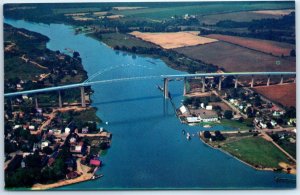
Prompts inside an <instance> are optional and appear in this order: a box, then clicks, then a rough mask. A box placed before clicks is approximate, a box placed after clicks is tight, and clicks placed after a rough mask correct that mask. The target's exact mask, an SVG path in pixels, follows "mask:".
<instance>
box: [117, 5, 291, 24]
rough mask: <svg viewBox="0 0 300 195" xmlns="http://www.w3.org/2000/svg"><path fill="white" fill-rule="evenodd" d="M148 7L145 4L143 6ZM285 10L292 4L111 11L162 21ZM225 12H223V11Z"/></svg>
mask: <svg viewBox="0 0 300 195" xmlns="http://www.w3.org/2000/svg"><path fill="white" fill-rule="evenodd" d="M141 5H143V4H141ZM144 6H145V7H148V6H147V4H146V3H145V4H144ZM262 8H263V9H287V8H294V5H293V4H292V3H288V2H285V3H274V2H263V3H261V2H260V3H254V2H252V3H248V2H247V3H243V2H234V3H216V2H215V3H213V4H210V3H202V4H201V3H199V4H196V3H195V4H194V5H187V4H183V5H182V6H172V5H168V6H164V4H163V3H162V4H161V7H155V8H153V7H149V8H146V9H135V10H123V11H117V10H115V11H113V13H115V14H121V15H125V16H127V17H132V18H138V17H141V18H151V19H157V20H163V19H167V18H170V17H172V16H174V15H178V16H180V15H181V16H182V15H184V14H190V15H191V14H195V15H206V14H213V13H224V12H238V11H248V10H261V9H262ZM224 10H225V11H224Z"/></svg>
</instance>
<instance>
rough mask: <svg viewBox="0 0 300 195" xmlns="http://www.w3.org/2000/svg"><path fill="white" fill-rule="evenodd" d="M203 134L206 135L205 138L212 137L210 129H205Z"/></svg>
mask: <svg viewBox="0 0 300 195" xmlns="http://www.w3.org/2000/svg"><path fill="white" fill-rule="evenodd" d="M203 136H204V138H207V139H209V138H210V137H211V134H210V132H209V131H204V133H203Z"/></svg>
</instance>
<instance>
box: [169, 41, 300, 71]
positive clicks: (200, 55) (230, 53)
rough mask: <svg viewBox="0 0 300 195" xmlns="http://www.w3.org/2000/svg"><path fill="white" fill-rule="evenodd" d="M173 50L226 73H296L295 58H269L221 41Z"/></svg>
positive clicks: (266, 55)
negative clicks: (217, 67) (221, 69)
mask: <svg viewBox="0 0 300 195" xmlns="http://www.w3.org/2000/svg"><path fill="white" fill-rule="evenodd" d="M174 50H175V51H177V52H178V53H182V54H184V55H186V56H187V57H190V58H192V59H197V60H201V61H203V62H205V63H207V64H214V65H216V66H219V68H223V69H224V70H225V71H227V72H235V71H236V72H270V71H274V72H276V71H278V72H280V71H291V72H293V71H296V59H295V58H292V57H284V58H281V57H277V56H271V55H268V54H265V53H262V52H258V51H254V50H251V49H248V48H244V47H241V46H238V45H234V44H231V43H226V42H223V41H218V42H214V43H210V44H205V45H198V46H193V47H185V48H177V49H174Z"/></svg>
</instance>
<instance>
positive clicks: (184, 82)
mask: <svg viewBox="0 0 300 195" xmlns="http://www.w3.org/2000/svg"><path fill="white" fill-rule="evenodd" d="M186 84H187V81H186V77H184V79H183V96H185V95H186V93H187V92H186Z"/></svg>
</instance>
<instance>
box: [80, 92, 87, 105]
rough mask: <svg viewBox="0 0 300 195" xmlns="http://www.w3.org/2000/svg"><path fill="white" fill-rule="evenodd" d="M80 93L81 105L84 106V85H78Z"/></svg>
mask: <svg viewBox="0 0 300 195" xmlns="http://www.w3.org/2000/svg"><path fill="white" fill-rule="evenodd" d="M80 95H81V106H82V107H84V108H85V107H86V104H85V94H84V87H80Z"/></svg>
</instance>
